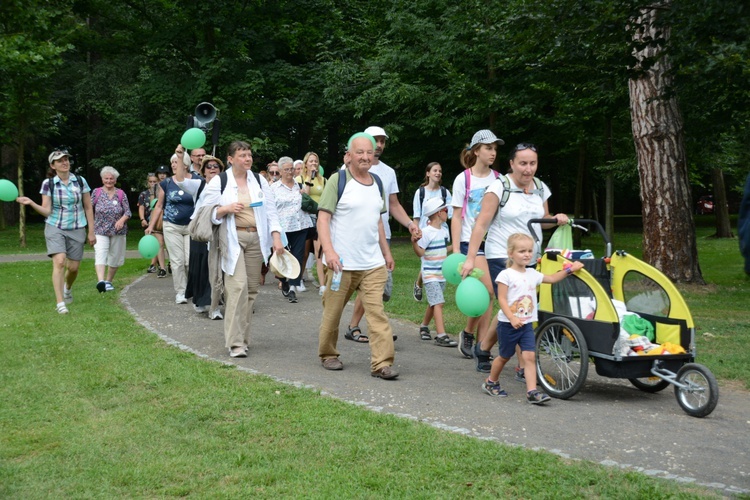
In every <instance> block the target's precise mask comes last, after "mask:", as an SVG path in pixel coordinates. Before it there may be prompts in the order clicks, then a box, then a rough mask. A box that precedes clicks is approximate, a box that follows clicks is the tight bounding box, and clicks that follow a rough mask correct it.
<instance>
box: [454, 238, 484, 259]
mask: <svg viewBox="0 0 750 500" xmlns="http://www.w3.org/2000/svg"><path fill="white" fill-rule="evenodd" d="M460 248H461V253H462V254H464V255H467V254H468V253H469V242H468V241H462V242H461V245H460ZM477 255H481V256H482V257H484V241H483V242H482V243H480V244H479V250H477Z"/></svg>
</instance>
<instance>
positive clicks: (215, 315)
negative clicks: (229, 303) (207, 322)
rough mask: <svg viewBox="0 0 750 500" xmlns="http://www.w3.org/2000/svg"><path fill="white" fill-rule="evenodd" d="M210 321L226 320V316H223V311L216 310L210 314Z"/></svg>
mask: <svg viewBox="0 0 750 500" xmlns="http://www.w3.org/2000/svg"><path fill="white" fill-rule="evenodd" d="M208 317H209V319H224V316H223V315H222V314H221V309H214V310H213V311H211V312H210V313H208Z"/></svg>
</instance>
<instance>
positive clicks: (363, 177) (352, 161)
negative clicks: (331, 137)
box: [318, 133, 398, 380]
mask: <svg viewBox="0 0 750 500" xmlns="http://www.w3.org/2000/svg"><path fill="white" fill-rule="evenodd" d="M375 148H376V142H375V139H374V138H373V137H372V136H370V135H368V134H364V133H359V134H354V135H353V136H352V138H351V139H349V144H348V147H347V152H346V155H345V156H344V162H345V164H346V168H345V169H341V170H339V171H338V172H336V173H335V174H333V175H332V176H331V179H330V180H329V182H328V183H327V184H326V187H325V189H324V190H323V194H322V195H321V197H320V203H319V204H318V209H319V211H318V238H319V240H320V245H321V248H322V250H323V264H324V265H326V266H327V267H328V269H329V272H327V273H326V287H327V288H326V291H325V293H324V294H323V317H322V319H321V322H320V331H319V337H318V356H319V357H320V358H321V361H322V363H323V368H325V369H326V370H342V369H343V368H344V365H343V363H342V362H341V360H339V352H338V350H337V349H336V344H337V342H338V334H339V321H340V320H341V314H342V312H343V310H344V306H345V305H346V303H347V301H348V300H349V298H350V297H351V295H352V294H353V293H354V292H355V291H356V292H357V296H358V297H361V301H362V306H363V308H364V311H365V314H367V320H368V324H369V325H370V332H369V333H370V352H371V357H370V374H371V375H372V376H373V377H378V378H382V379H386V380H390V379H395V378H396V377H398V371H396V369H395V368H393V358H394V353H395V349H394V346H393V331H392V329H391V325H390V323H389V322H388V317H387V316H386V315H385V309H384V307H383V291H384V289H385V283H386V280H387V278H388V272H389V271H393V267H394V262H393V257H392V256H391V251H390V247H389V246H388V243H387V241H386V235H385V228H384V224H383V219H382V218H381V214H382V213H385V196H384V195H383V193H382V192H381V189H380V186H379V184H380V183H379V182H378V177H377V176H376V175H375V174H372V173H371V170H370V167H371V165H372V161H373V158H374V150H375ZM342 175H343V176H346V179H347V182H346V183H345V187H344V190H343V192H342V193H341V194H340V195H339V192H338V184H339V181H338V179H339V176H342ZM351 181H354V182H351ZM334 274H335V275H336V277H337V283H335V284H334V279H333V277H334V276H333V275H334Z"/></svg>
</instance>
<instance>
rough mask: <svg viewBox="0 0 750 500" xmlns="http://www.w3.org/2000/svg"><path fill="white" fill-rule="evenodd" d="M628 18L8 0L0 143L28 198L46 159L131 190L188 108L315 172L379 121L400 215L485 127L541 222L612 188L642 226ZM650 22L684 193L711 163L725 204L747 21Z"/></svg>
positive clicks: (742, 124) (674, 13) (536, 8)
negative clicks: (537, 183) (116, 178)
mask: <svg viewBox="0 0 750 500" xmlns="http://www.w3.org/2000/svg"><path fill="white" fill-rule="evenodd" d="M638 4H639V2H633V1H630V0H591V1H588V2H583V3H582V2H577V1H574V0H532V1H529V0H510V1H507V2H495V3H493V2H483V1H476V0H466V1H461V2H449V1H447V0H423V1H420V2H406V1H397V0H393V1H390V2H366V1H363V0H295V1H289V0H279V1H274V2H270V1H265V0H227V1H225V2H220V3H216V2H188V1H186V0H169V1H166V0H143V1H141V2H132V1H129V0H114V1H112V0H107V1H104V0H65V1H60V2H49V1H44V0H31V1H28V0H27V1H23V2H22V1H20V0H8V1H4V2H3V4H2V7H0V96H1V97H2V98H1V99H0V111H1V112H2V115H3V120H0V142H1V143H2V145H3V147H4V149H8V148H13V151H18V149H17V148H18V146H19V145H21V144H24V145H26V146H29V147H28V148H27V149H26V151H25V152H24V153H23V155H24V159H25V160H26V165H27V167H28V168H27V172H26V174H25V176H26V186H27V191H28V192H32V193H34V192H36V190H37V189H38V181H39V178H40V177H41V176H42V175H43V172H44V170H45V168H46V165H45V161H44V158H45V154H46V153H47V152H48V151H49V148H50V147H51V146H56V145H60V144H65V145H67V146H69V147H70V148H71V149H72V151H73V152H74V153H75V160H76V164H77V167H78V168H79V169H81V170H82V171H83V172H84V173H86V174H87V175H88V176H89V177H91V178H93V179H94V180H93V182H97V181H98V179H96V177H97V176H96V175H95V169H96V168H99V167H101V166H103V165H113V166H115V167H116V168H118V169H119V170H120V171H121V173H122V177H121V182H122V183H124V184H125V185H126V186H132V188H133V189H134V190H136V189H139V188H140V186H141V184H142V182H143V179H144V174H145V173H146V172H148V171H153V169H154V168H155V167H156V166H157V165H159V164H166V163H167V162H168V159H169V155H170V152H171V151H172V149H173V147H174V145H175V143H176V141H177V139H178V138H179V137H180V134H181V132H182V131H183V130H184V128H185V122H186V117H187V116H188V115H189V114H191V113H192V111H193V109H194V108H195V106H196V104H198V103H199V102H202V101H208V102H211V103H213V104H214V105H215V106H216V107H217V108H218V109H219V117H220V120H221V126H222V132H221V140H220V145H219V151H220V152H222V150H223V149H224V147H225V146H226V143H227V142H228V141H229V140H231V139H234V138H249V139H252V140H253V143H254V145H255V149H256V164H258V165H265V163H267V162H268V161H270V160H271V159H273V158H277V157H278V156H279V155H281V154H290V155H291V156H293V157H302V155H304V153H305V152H306V151H309V150H314V151H317V152H318V153H320V155H321V159H322V163H323V165H324V166H325V167H326V169H327V173H330V172H331V171H332V170H333V168H335V166H336V165H337V164H338V163H339V162H340V161H341V154H342V151H343V145H344V143H345V140H346V138H348V137H349V135H350V134H351V133H353V132H355V131H359V130H362V129H363V128H364V127H365V126H367V125H370V124H379V125H382V126H385V127H386V128H387V130H388V132H389V134H390V136H391V139H392V140H391V144H390V146H389V149H388V151H386V153H385V156H384V160H385V161H386V162H387V163H389V164H390V165H392V166H394V167H397V168H398V173H399V177H400V182H401V187H402V191H403V192H404V193H405V196H404V201H406V202H407V207H408V200H409V199H410V195H411V193H413V189H414V187H415V186H416V184H418V183H419V182H420V181H421V179H422V176H423V171H424V169H423V167H424V165H426V164H427V163H428V162H429V161H440V162H441V163H442V164H443V166H444V169H445V173H446V175H445V182H446V183H450V182H451V181H452V179H453V177H454V175H455V174H456V173H457V171H458V169H459V166H458V161H457V160H458V153H459V151H460V149H461V148H462V147H463V146H464V145H465V144H466V143H467V142H468V140H469V139H470V137H471V135H472V134H473V132H474V131H475V130H477V129H479V128H484V127H491V128H492V129H493V130H495V131H496V132H497V133H498V135H499V136H501V137H503V138H504V139H505V140H506V142H507V143H508V145H506V147H505V149H504V150H502V151H501V155H503V156H504V155H505V154H506V153H507V151H508V150H509V147H510V145H513V144H516V143H517V142H521V141H531V142H535V143H537V144H538V145H539V150H540V153H541V166H540V172H539V173H540V175H541V176H542V177H543V178H544V179H545V180H546V181H547V182H548V183H549V184H550V186H551V188H552V190H553V192H554V193H555V196H554V198H553V200H552V203H553V205H554V207H553V209H554V210H565V211H568V212H573V211H574V209H575V211H576V212H578V213H579V215H593V216H600V215H601V212H602V210H603V208H602V207H603V205H604V203H603V197H604V178H605V176H607V175H610V174H611V175H613V176H614V182H615V192H616V193H617V196H618V199H617V202H616V206H617V210H618V211H619V213H638V212H639V210H640V205H639V201H638V193H639V186H638V177H637V171H636V160H635V154H634V148H633V139H632V133H631V127H630V114H629V109H628V93H627V80H628V77H629V71H630V68H632V66H633V59H632V51H633V46H632V41H631V40H632V39H631V37H630V34H629V32H628V30H629V27H628V20H629V19H631V16H632V15H633V13H634V12H635V11H636V8H637V7H638ZM665 20H666V21H665V22H669V23H670V24H671V26H672V31H671V32H672V38H673V42H674V43H671V44H670V49H669V50H670V55H671V57H672V58H673V61H674V68H675V80H674V81H675V87H674V89H670V91H671V92H674V93H675V95H676V96H677V97H678V100H679V102H680V105H681V106H682V109H683V115H684V117H685V131H686V135H687V137H686V144H687V148H688V161H689V163H690V168H691V184H692V185H693V188H694V193H693V194H694V196H695V197H697V196H698V195H700V194H704V193H706V192H707V191H706V190H707V189H708V186H709V184H710V181H711V177H710V169H711V168H714V167H716V166H717V165H718V166H720V167H721V168H723V169H724V171H725V173H726V175H727V189H728V191H730V192H732V191H733V190H734V189H735V186H737V185H739V184H741V182H739V181H740V180H741V179H743V178H744V174H745V173H746V172H747V165H748V164H749V163H750V162H748V159H750V158H748V152H747V151H748V148H747V147H746V146H747V144H748V140H749V138H750V137H749V132H748V123H749V119H750V111H748V109H750V107H749V106H748V97H750V96H749V95H748V94H750V89H748V86H747V85H746V82H747V80H748V76H749V75H750V62H748V61H749V58H748V46H749V44H750V41H748V40H750V36H748V35H750V28H749V27H748V26H750V22H749V21H750V9H748V7H747V5H746V4H745V3H744V2H740V1H738V0H730V1H726V0H684V1H680V2H676V3H675V5H674V7H673V8H672V9H671V11H670V12H669V15H668V16H665ZM3 157H4V159H5V160H4V161H5V162H6V164H4V165H3V172H2V173H3V175H4V176H7V177H10V178H14V175H13V164H12V163H9V158H11V155H9V154H8V153H7V151H6V152H5V154H4V155H3ZM498 163H499V165H498V167H502V165H501V164H502V163H504V161H503V160H502V157H501V158H500V159H499V161H498ZM92 174H93V175H92ZM577 179H582V180H580V181H579V183H580V185H579V186H577V185H576V182H577ZM696 188H698V189H696ZM576 195H577V196H578V199H577V200H576ZM730 198H731V197H730Z"/></svg>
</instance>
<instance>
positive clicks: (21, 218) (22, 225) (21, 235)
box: [16, 136, 26, 248]
mask: <svg viewBox="0 0 750 500" xmlns="http://www.w3.org/2000/svg"><path fill="white" fill-rule="evenodd" d="M23 138H24V136H20V137H19V139H20V141H19V142H18V148H17V152H18V158H17V163H16V165H17V169H18V196H24V194H23V157H24V156H25V153H26V152H25V151H24V150H25V149H26V148H25V147H24V144H25V142H24V140H23ZM19 207H20V210H19V214H18V243H19V245H20V246H21V248H26V205H19Z"/></svg>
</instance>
